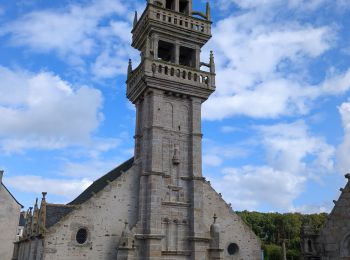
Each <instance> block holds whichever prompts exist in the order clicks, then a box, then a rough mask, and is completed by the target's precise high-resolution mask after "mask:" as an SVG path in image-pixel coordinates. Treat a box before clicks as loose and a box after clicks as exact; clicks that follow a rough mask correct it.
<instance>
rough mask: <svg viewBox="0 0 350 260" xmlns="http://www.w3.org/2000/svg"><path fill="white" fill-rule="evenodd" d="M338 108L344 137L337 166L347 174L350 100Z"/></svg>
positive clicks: (348, 164) (338, 150)
mask: <svg viewBox="0 0 350 260" xmlns="http://www.w3.org/2000/svg"><path fill="white" fill-rule="evenodd" d="M338 110H339V113H340V116H341V119H342V123H343V129H344V137H343V141H342V143H341V144H340V145H339V146H338V149H337V168H338V170H339V172H341V173H343V174H345V173H347V172H349V169H350V160H349V154H350V102H344V103H343V104H341V106H340V107H339V108H338Z"/></svg>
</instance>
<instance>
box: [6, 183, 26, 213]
mask: <svg viewBox="0 0 350 260" xmlns="http://www.w3.org/2000/svg"><path fill="white" fill-rule="evenodd" d="M1 184H2V186H3V187H4V188H5V190H6V191H7V192H8V193H9V194H10V196H11V197H12V198H13V199H14V200H15V201H16V203H17V204H18V205H20V206H21V208H24V207H23V205H22V204H21V203H19V202H18V200H17V199H16V198H15V196H13V195H12V193H11V192H10V191H9V190H8V188H6V186H5V184H3V183H1Z"/></svg>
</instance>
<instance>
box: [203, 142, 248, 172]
mask: <svg viewBox="0 0 350 260" xmlns="http://www.w3.org/2000/svg"><path fill="white" fill-rule="evenodd" d="M204 147H205V148H204V152H203V165H204V166H209V167H218V166H221V165H222V163H223V162H224V161H225V160H229V159H236V158H243V157H246V156H247V155H248V153H249V151H248V150H247V148H246V147H245V146H244V145H242V144H241V145H239V144H235V145H229V144H226V145H219V144H217V143H215V142H213V141H212V140H209V139H204Z"/></svg>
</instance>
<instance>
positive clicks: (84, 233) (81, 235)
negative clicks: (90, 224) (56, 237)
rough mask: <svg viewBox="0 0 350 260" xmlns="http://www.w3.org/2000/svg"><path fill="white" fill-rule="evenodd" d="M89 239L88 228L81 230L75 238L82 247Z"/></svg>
mask: <svg viewBox="0 0 350 260" xmlns="http://www.w3.org/2000/svg"><path fill="white" fill-rule="evenodd" d="M87 238H88V231H87V229H86V228H80V229H79V230H78V232H77V234H76V236H75V239H76V241H77V242H78V243H79V244H80V245H82V244H85V242H86V241H87Z"/></svg>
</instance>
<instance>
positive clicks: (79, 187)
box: [6, 175, 92, 200]
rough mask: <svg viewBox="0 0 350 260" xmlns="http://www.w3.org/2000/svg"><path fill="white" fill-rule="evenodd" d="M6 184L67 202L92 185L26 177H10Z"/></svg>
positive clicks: (71, 180)
mask: <svg viewBox="0 0 350 260" xmlns="http://www.w3.org/2000/svg"><path fill="white" fill-rule="evenodd" d="M6 183H7V184H8V185H9V186H10V187H12V188H14V189H16V190H18V191H22V192H34V193H41V192H43V191H46V192H49V193H50V194H53V195H59V196H63V197H65V198H66V199H67V200H69V199H71V198H74V197H75V196H77V195H79V194H80V193H81V192H82V191H83V190H85V189H86V188H87V187H88V186H90V185H91V184H92V182H91V181H90V180H88V179H82V180H79V179H50V178H44V177H42V176H35V175H24V176H16V177H8V178H7V181H6Z"/></svg>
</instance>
